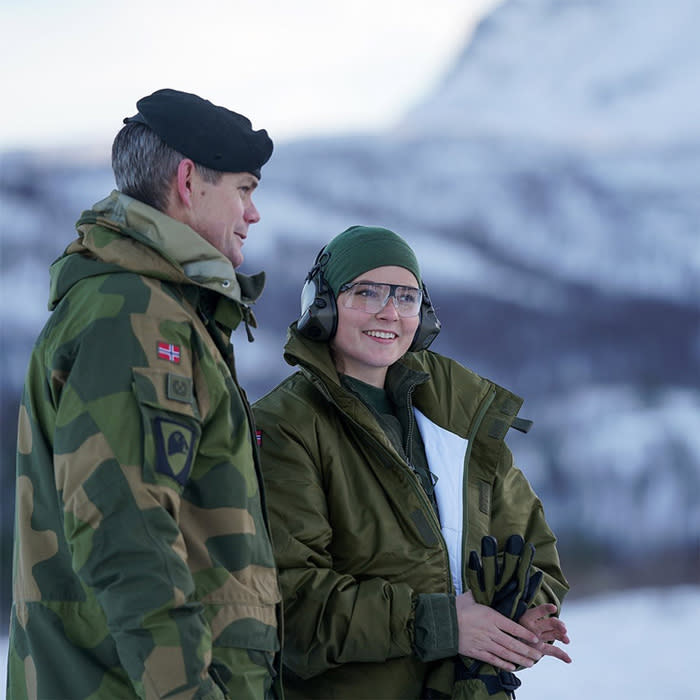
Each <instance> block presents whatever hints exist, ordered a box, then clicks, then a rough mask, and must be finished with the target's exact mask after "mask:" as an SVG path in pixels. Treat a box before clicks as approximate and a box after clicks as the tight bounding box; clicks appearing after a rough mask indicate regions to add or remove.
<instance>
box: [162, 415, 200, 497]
mask: <svg viewBox="0 0 700 700" xmlns="http://www.w3.org/2000/svg"><path fill="white" fill-rule="evenodd" d="M153 435H154V438H155V444H156V464H155V467H156V471H157V472H159V473H160V474H165V475H166V476H169V477H171V478H172V479H175V481H177V482H178V483H179V484H181V485H184V484H185V482H186V481H187V479H188V478H189V475H190V471H191V470H192V459H193V456H194V447H195V438H196V436H195V431H194V429H193V428H192V427H190V426H189V425H187V424H186V423H184V422H180V421H176V420H173V419H172V418H166V417H164V416H158V417H156V418H154V419H153Z"/></svg>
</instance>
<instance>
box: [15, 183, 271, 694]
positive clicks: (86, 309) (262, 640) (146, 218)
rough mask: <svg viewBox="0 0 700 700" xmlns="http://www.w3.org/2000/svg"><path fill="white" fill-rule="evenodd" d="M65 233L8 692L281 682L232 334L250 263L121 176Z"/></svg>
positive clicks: (19, 542) (18, 540) (29, 429)
mask: <svg viewBox="0 0 700 700" xmlns="http://www.w3.org/2000/svg"><path fill="white" fill-rule="evenodd" d="M78 231H79V234H80V236H79V238H78V240H77V241H76V242H74V243H73V244H71V245H70V246H69V248H68V249H67V251H66V253H65V254H64V256H63V257H62V258H60V259H59V260H58V261H57V262H56V263H54V265H53V266H52V270H51V300H50V308H51V309H52V310H53V313H52V315H51V317H50V319H49V321H48V322H47V324H46V326H45V328H44V329H43V331H42V333H41V335H40V337H39V339H38V340H37V343H36V345H35V348H34V351H33V353H32V356H31V359H30V363H29V368H28V372H27V377H26V382H25V389H24V394H23V398H22V404H21V407H20V415H19V431H18V446H17V448H18V449H17V452H18V454H17V486H16V496H17V500H16V503H17V505H16V520H15V553H14V580H13V587H14V601H13V607H12V615H11V629H10V651H9V660H8V685H7V696H8V698H13V700H24V699H30V698H70V699H71V700H88V699H89V700H97V699H98V698H110V699H113V698H137V697H138V698H165V697H167V698H177V699H178V700H189V699H195V698H196V699H200V698H212V699H213V698H224V697H231V698H236V699H237V700H238V699H240V698H266V697H275V695H276V694H278V695H279V679H278V678H276V676H277V667H278V665H279V661H278V656H279V655H278V653H277V652H278V650H279V648H280V644H279V639H278V626H277V620H278V615H279V601H280V593H279V589H278V583H277V574H276V570H275V567H274V560H273V555H272V548H271V544H270V539H269V535H268V526H267V519H266V512H265V504H264V500H263V494H262V488H261V478H260V475H259V469H258V457H257V447H256V445H255V440H254V435H253V430H252V419H251V414H250V408H249V406H248V403H247V400H246V398H245V395H244V393H243V392H242V390H241V389H240V388H239V386H238V384H237V381H236V376H235V370H234V365H233V352H232V348H231V345H230V342H229V335H230V332H231V330H232V329H233V328H234V327H235V326H236V325H238V323H239V322H240V321H241V320H245V321H246V322H247V323H248V324H252V325H254V319H253V317H252V314H251V313H250V310H249V308H248V306H247V304H248V303H249V302H252V301H254V296H255V294H259V292H260V291H261V287H262V284H261V283H262V279H250V278H244V277H243V276H241V275H236V273H235V272H234V270H233V267H232V266H231V264H230V263H229V262H228V260H226V259H225V258H223V256H221V255H220V254H219V253H218V252H217V251H216V250H215V249H214V248H213V247H212V246H210V245H209V244H208V243H207V242H206V241H204V239H202V238H201V237H199V236H198V235H197V234H196V233H194V231H192V230H191V229H189V228H188V227H186V226H184V225H183V224H179V223H178V222H176V221H174V220H173V219H170V218H169V217H167V216H165V215H164V214H161V213H160V212H158V211H156V210H155V209H152V208H150V207H148V206H146V205H144V204H142V203H139V202H137V201H136V200H133V199H130V198H129V197H126V196H124V195H120V194H119V193H116V192H115V193H112V195H110V197H108V198H107V199H106V200H104V201H102V202H100V203H98V204H97V205H95V207H94V209H93V210H91V211H88V212H85V213H84V214H83V216H82V217H81V220H80V221H79V222H78ZM251 295H252V296H251Z"/></svg>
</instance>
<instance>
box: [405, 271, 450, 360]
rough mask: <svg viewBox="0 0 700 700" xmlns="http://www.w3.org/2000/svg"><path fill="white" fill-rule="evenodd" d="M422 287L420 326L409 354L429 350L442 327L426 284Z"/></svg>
mask: <svg viewBox="0 0 700 700" xmlns="http://www.w3.org/2000/svg"><path fill="white" fill-rule="evenodd" d="M421 287H422V289H423V301H422V302H421V305H420V323H419V324H418V328H416V334H415V335H414V336H413V342H412V343H411V347H410V348H408V351H409V352H417V351H418V350H427V349H428V348H429V347H430V344H431V343H432V342H433V340H435V338H437V336H438V333H439V332H440V327H441V325H442V324H441V323H440V319H439V318H438V317H437V313H435V307H434V306H433V302H432V301H430V295H429V294H428V288H427V287H426V286H425V284H422V285H421Z"/></svg>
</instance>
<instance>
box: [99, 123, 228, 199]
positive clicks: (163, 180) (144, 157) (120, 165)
mask: <svg viewBox="0 0 700 700" xmlns="http://www.w3.org/2000/svg"><path fill="white" fill-rule="evenodd" d="M184 158H185V156H183V155H182V153H180V152H178V151H176V150H175V149H174V148H170V146H168V145H167V144H166V143H165V142H164V141H163V140H162V139H161V138H160V137H159V136H157V135H156V134H155V132H154V131H152V130H151V129H150V128H149V127H148V126H146V124H140V123H138V122H129V123H128V124H125V125H124V126H123V127H122V129H121V130H120V131H119V133H118V134H117V135H116V137H115V139H114V143H113V144H112V170H113V171H114V179H115V180H116V183H117V189H118V190H119V191H120V192H123V193H124V194H127V195H129V197H133V198H134V199H138V200H139V201H141V202H143V203H144V204H148V205H149V206H151V207H154V208H155V209H158V210H160V211H163V212H164V211H165V210H166V209H167V207H168V200H169V197H170V190H171V188H172V184H173V179H174V178H175V176H176V174H177V167H178V165H179V164H180V161H181V160H183V159H184ZM195 166H196V168H197V171H198V172H199V174H200V175H201V176H202V178H203V180H204V181H205V182H209V183H211V184H214V185H215V184H217V183H218V182H219V180H220V179H221V176H222V173H221V172H220V171H218V170H212V169H211V168H206V167H204V166H203V165H199V164H198V163H195Z"/></svg>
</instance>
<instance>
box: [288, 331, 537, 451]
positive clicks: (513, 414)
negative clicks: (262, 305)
mask: <svg viewBox="0 0 700 700" xmlns="http://www.w3.org/2000/svg"><path fill="white" fill-rule="evenodd" d="M284 359H285V360H286V361H287V363H288V364H290V365H300V366H301V367H302V368H303V370H304V371H305V373H306V375H307V376H309V378H310V379H311V381H312V382H313V383H314V384H316V385H317V386H319V387H320V385H321V384H324V385H325V387H326V390H327V391H329V392H330V393H331V394H332V395H333V396H334V398H336V399H337V402H338V405H339V406H341V407H343V408H346V409H348V404H347V402H346V401H345V400H344V399H343V396H344V395H345V392H344V390H343V389H342V387H341V385H340V379H339V377H338V372H337V370H336V368H335V365H334V363H333V357H332V355H331V353H330V349H329V347H328V343H325V342H321V343H320V342H318V341H314V340H310V339H309V338H306V337H304V336H302V335H301V333H299V332H298V331H297V328H296V322H295V323H292V325H291V326H290V327H289V330H288V332H287V342H286V344H285V347H284ZM390 372H392V373H393V374H394V381H412V382H413V383H415V384H416V388H415V392H414V394H413V402H414V405H415V406H416V407H417V408H419V409H420V410H421V411H422V412H423V413H425V414H426V415H427V416H428V417H429V418H430V419H431V420H432V421H434V422H435V423H437V424H438V425H440V426H442V427H444V428H447V429H449V430H451V431H452V432H454V433H455V434H457V435H459V436H460V437H468V435H469V426H470V424H471V422H472V420H473V418H474V416H476V415H478V414H479V412H480V411H481V407H482V406H484V405H485V402H487V403H488V404H489V405H490V404H491V403H493V405H494V406H495V407H496V408H494V410H495V411H496V413H497V419H494V420H493V422H491V421H490V428H489V429H490V431H491V434H492V435H491V436H492V437H496V436H498V437H501V438H502V437H503V436H504V435H505V434H506V432H507V431H508V429H509V428H511V427H514V428H516V429H517V430H519V431H521V432H527V431H528V430H529V429H530V426H531V425H532V421H530V420H526V419H522V418H518V411H519V410H520V408H521V406H522V404H523V399H522V398H521V397H520V396H518V395H516V394H514V393H512V392H510V391H508V390H507V389H505V388H503V387H501V386H499V385H498V384H495V383H494V382H492V381H490V380H488V379H485V378H484V377H481V376H479V375H478V374H476V373H475V372H473V371H471V370H470V369H467V368H466V367H464V366H463V365H461V364H460V363H458V362H456V361H455V360H452V359H450V358H447V357H444V356H443V355H440V354H439V353H436V352H434V351H432V350H419V351H418V352H407V353H406V354H405V355H404V356H403V357H402V358H401V359H400V360H398V362H396V363H395V365H393V366H392V367H391V369H390ZM428 377H429V380H428V379H427V378H428ZM457 386H458V387H460V391H452V390H451V389H450V388H451V387H457ZM322 390H323V389H322ZM490 395H492V398H490V399H489V396H490ZM339 397H340V398H339Z"/></svg>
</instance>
